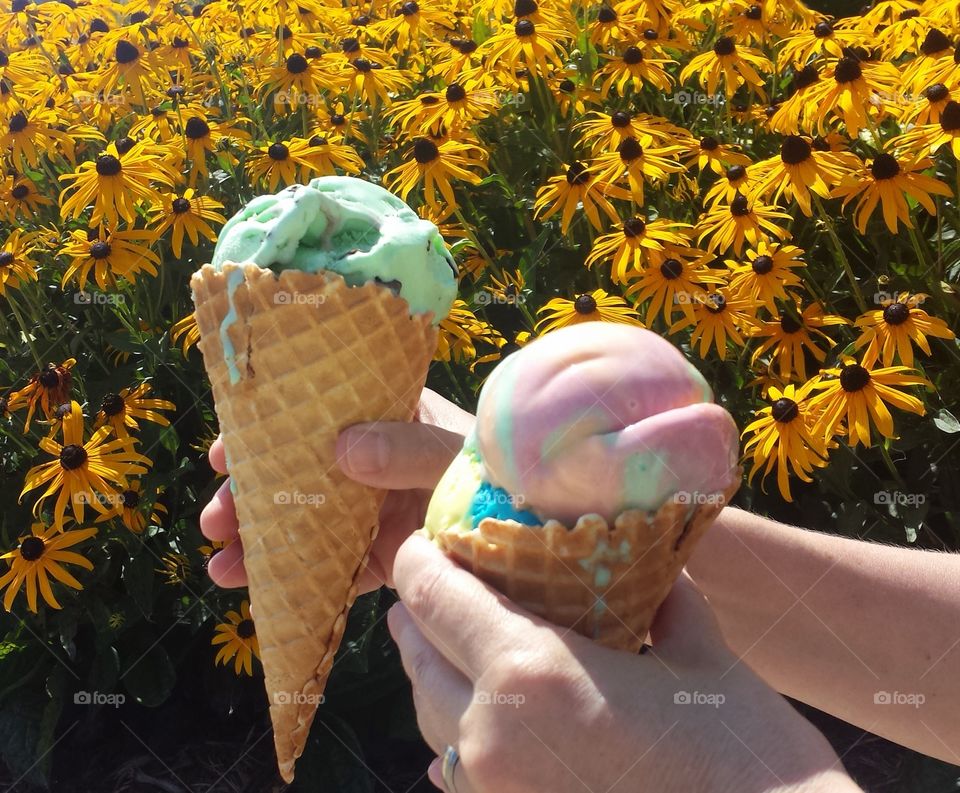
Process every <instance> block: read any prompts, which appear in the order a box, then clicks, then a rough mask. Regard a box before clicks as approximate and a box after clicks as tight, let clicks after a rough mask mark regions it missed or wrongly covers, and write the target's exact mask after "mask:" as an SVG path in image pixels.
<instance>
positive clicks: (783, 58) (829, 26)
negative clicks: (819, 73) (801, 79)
mask: <svg viewBox="0 0 960 793" xmlns="http://www.w3.org/2000/svg"><path fill="white" fill-rule="evenodd" d="M869 43H870V33H869V32H867V31H864V30H858V29H857V28H836V27H834V25H833V23H831V22H830V21H829V20H826V19H821V20H819V21H818V22H817V23H816V24H814V25H811V26H810V27H808V28H807V29H806V30H804V31H802V32H800V33H796V34H794V35H793V36H790V37H788V38H786V39H785V40H784V41H782V42H781V49H780V52H779V53H778V55H777V61H778V63H779V64H780V66H781V67H783V66H786V65H787V64H791V63H801V64H805V63H807V62H808V61H810V59H811V58H813V57H814V56H821V57H823V56H827V57H834V58H842V57H843V56H844V55H845V54H846V51H847V50H849V48H851V47H859V46H866V45H868V44H869Z"/></svg>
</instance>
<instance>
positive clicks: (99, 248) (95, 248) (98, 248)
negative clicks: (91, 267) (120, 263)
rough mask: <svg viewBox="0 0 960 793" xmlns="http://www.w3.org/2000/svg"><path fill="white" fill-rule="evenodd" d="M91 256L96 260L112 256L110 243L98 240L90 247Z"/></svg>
mask: <svg viewBox="0 0 960 793" xmlns="http://www.w3.org/2000/svg"><path fill="white" fill-rule="evenodd" d="M90 255H91V256H92V257H93V258H94V259H98V260H99V259H106V258H107V257H108V256H109V255H110V243H109V242H104V241H103V240H97V241H96V242H95V243H93V245H91V246H90Z"/></svg>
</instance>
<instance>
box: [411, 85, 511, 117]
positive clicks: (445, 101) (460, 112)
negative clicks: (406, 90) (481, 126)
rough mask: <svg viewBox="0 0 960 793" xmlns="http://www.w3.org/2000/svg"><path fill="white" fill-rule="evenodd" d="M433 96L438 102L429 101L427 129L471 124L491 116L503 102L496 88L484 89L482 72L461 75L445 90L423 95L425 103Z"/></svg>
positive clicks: (427, 104)
mask: <svg viewBox="0 0 960 793" xmlns="http://www.w3.org/2000/svg"><path fill="white" fill-rule="evenodd" d="M429 99H435V100H436V101H434V102H430V101H428V102H427V103H426V110H425V111H424V114H423V117H422V119H421V120H420V123H421V124H422V126H423V127H425V128H427V129H429V128H431V127H434V126H437V125H440V124H442V125H443V126H445V127H446V128H448V129H451V130H456V129H459V128H460V127H469V126H471V125H472V124H474V123H476V122H477V121H480V120H481V119H484V118H486V117H487V116H489V115H490V114H491V113H493V112H494V111H495V110H496V109H497V107H498V106H499V104H500V102H499V101H498V99H497V95H496V94H495V93H494V92H493V91H489V90H485V89H484V88H482V76H481V75H469V74H467V75H461V76H460V77H459V78H458V79H457V80H456V81H454V82H451V83H450V84H449V85H447V87H446V88H444V89H443V91H437V92H435V93H432V94H421V95H420V97H419V100H420V102H421V103H423V102H424V100H429Z"/></svg>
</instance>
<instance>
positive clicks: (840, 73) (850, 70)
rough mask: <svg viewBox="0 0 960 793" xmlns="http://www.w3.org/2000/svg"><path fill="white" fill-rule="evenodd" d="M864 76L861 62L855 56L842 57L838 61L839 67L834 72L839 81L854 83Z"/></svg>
mask: <svg viewBox="0 0 960 793" xmlns="http://www.w3.org/2000/svg"><path fill="white" fill-rule="evenodd" d="M861 77H863V70H862V69H861V68H860V63H859V61H857V60H856V59H855V58H849V57H845V58H841V59H840V60H839V61H837V68H836V70H835V71H834V72H833V78H834V79H835V80H836V81H837V82H838V83H841V84H843V83H852V82H854V81H856V80H859V79H860V78H861Z"/></svg>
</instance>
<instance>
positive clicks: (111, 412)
mask: <svg viewBox="0 0 960 793" xmlns="http://www.w3.org/2000/svg"><path fill="white" fill-rule="evenodd" d="M123 408H124V401H123V397H122V396H120V394H107V395H106V396H105V397H104V398H103V401H102V402H100V410H102V411H103V412H104V413H106V414H107V415H108V416H116V415H117V414H119V413H122V412H123Z"/></svg>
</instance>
